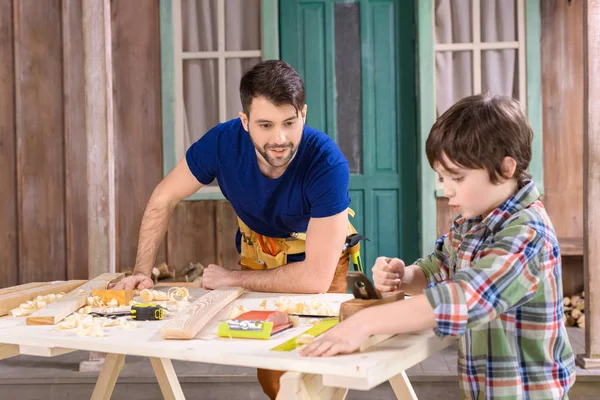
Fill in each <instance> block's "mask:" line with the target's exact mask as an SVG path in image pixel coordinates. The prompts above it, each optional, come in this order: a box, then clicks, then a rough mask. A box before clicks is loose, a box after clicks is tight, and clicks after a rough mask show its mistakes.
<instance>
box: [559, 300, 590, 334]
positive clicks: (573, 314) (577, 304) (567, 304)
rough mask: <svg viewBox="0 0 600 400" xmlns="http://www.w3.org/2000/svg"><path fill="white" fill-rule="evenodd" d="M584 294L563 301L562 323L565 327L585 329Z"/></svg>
mask: <svg viewBox="0 0 600 400" xmlns="http://www.w3.org/2000/svg"><path fill="white" fill-rule="evenodd" d="M584 307H585V292H581V294H580V295H574V296H571V297H568V296H565V298H564V299H563V311H564V314H563V321H564V323H565V325H566V326H577V327H579V328H585V313H584Z"/></svg>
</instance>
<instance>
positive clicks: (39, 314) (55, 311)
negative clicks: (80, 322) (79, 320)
mask: <svg viewBox="0 0 600 400" xmlns="http://www.w3.org/2000/svg"><path fill="white" fill-rule="evenodd" d="M124 275H125V274H124V273H114V274H110V273H106V274H102V275H100V276H98V277H96V278H94V279H92V280H90V281H88V282H87V283H85V284H84V285H82V286H81V287H80V288H79V289H77V290H74V291H72V292H70V293H68V294H67V295H66V296H63V297H61V298H60V299H58V300H56V301H55V302H54V303H52V304H49V305H48V306H47V307H44V308H42V309H41V310H39V311H36V312H34V313H33V314H31V315H30V316H28V317H27V325H54V324H56V323H58V322H60V321H62V320H63V319H65V318H66V317H67V316H69V315H70V314H71V313H74V312H75V311H77V310H78V309H80V308H81V307H83V306H84V305H85V303H86V301H87V298H88V297H89V296H91V294H92V290H95V289H106V287H107V286H108V284H109V283H110V282H111V281H114V280H116V279H118V278H121V277H123V276H124Z"/></svg>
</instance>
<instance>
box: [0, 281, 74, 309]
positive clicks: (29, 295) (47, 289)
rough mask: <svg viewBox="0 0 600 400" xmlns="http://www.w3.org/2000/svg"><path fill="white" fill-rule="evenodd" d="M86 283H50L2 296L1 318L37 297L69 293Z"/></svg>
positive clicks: (0, 298)
mask: <svg viewBox="0 0 600 400" xmlns="http://www.w3.org/2000/svg"><path fill="white" fill-rule="evenodd" d="M84 283H85V281H66V282H56V283H48V284H47V285H44V286H38V287H33V288H30V289H25V290H19V291H15V292H12V293H7V294H4V295H2V296H0V316H1V315H6V314H8V313H9V311H10V310H12V309H13V308H17V307H19V305H21V304H23V303H25V302H27V301H29V300H33V299H35V298H36V297H37V296H42V295H47V294H51V293H60V292H65V293H68V292H70V291H72V290H74V289H76V288H78V287H79V286H81V285H83V284H84Z"/></svg>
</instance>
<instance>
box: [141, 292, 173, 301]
mask: <svg viewBox="0 0 600 400" xmlns="http://www.w3.org/2000/svg"><path fill="white" fill-rule="evenodd" d="M140 297H141V298H142V301H143V302H144V303H148V302H150V301H165V300H169V296H167V294H166V293H165V292H163V291H160V290H155V289H144V290H142V291H141V292H140Z"/></svg>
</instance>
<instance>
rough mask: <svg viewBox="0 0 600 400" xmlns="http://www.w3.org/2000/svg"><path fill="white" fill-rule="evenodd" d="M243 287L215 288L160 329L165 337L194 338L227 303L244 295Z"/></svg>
mask: <svg viewBox="0 0 600 400" xmlns="http://www.w3.org/2000/svg"><path fill="white" fill-rule="evenodd" d="M243 292H244V289H242V288H221V289H215V290H213V291H211V292H209V293H207V294H205V295H204V296H202V297H200V298H199V299H198V300H196V301H194V302H193V303H192V304H190V305H189V306H188V307H187V308H186V309H185V310H183V311H182V312H181V313H180V314H178V315H176V316H175V317H174V318H173V319H172V320H170V321H169V322H167V323H166V324H165V326H164V327H163V328H162V329H161V330H160V336H161V337H162V338H163V339H193V338H194V337H195V336H196V334H197V333H198V332H200V330H201V329H202V328H203V327H204V326H205V325H206V324H207V323H208V322H209V321H210V320H211V319H212V318H213V317H214V316H215V315H216V314H217V313H218V312H219V311H221V310H222V309H223V307H225V306H226V305H227V304H229V303H231V302H232V301H233V300H235V299H237V298H238V297H240V296H241V295H242V293H243Z"/></svg>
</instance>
